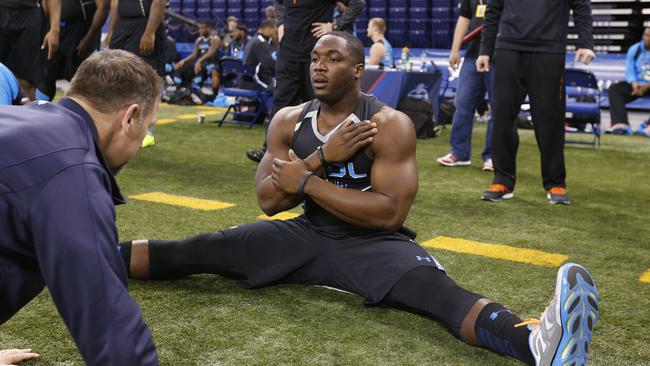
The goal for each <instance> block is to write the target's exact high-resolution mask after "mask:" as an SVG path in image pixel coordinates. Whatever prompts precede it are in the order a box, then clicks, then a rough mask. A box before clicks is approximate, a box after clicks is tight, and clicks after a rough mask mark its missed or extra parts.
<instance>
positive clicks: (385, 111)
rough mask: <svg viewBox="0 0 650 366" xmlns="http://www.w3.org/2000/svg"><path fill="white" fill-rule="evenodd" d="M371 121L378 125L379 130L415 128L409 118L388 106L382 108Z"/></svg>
mask: <svg viewBox="0 0 650 366" xmlns="http://www.w3.org/2000/svg"><path fill="white" fill-rule="evenodd" d="M370 120H371V121H372V122H375V123H377V127H378V128H382V127H384V128H385V127H390V128H405V127H410V128H412V127H413V122H412V121H411V119H410V118H409V116H407V115H406V114H404V113H403V112H400V111H398V110H396V109H394V108H391V107H389V106H387V105H384V106H382V107H381V108H380V109H379V110H378V111H377V112H376V113H375V114H373V115H372V117H371V118H370Z"/></svg>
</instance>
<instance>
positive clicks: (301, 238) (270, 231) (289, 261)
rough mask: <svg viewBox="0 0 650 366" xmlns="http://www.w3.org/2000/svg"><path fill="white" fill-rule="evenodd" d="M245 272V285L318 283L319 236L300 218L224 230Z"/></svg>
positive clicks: (262, 222) (259, 222)
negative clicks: (316, 268) (316, 278)
mask: <svg viewBox="0 0 650 366" xmlns="http://www.w3.org/2000/svg"><path fill="white" fill-rule="evenodd" d="M223 234H224V237H225V238H226V240H227V241H228V242H229V245H232V247H233V251H234V253H235V257H236V258H237V261H238V262H239V264H240V265H241V267H242V268H243V269H244V272H245V273H246V277H247V281H246V284H247V285H248V287H260V286H264V285H268V284H272V283H277V282H294V283H318V281H316V280H315V278H314V277H315V276H317V275H316V274H314V273H317V271H316V270H315V269H313V268H312V267H314V266H315V265H316V263H318V262H319V260H318V259H319V256H320V249H319V247H320V243H319V237H318V235H317V234H316V233H315V232H314V231H313V230H312V229H311V226H310V225H309V224H308V223H307V222H306V220H305V219H304V218H302V217H299V218H296V219H292V220H285V221H283V220H273V221H258V222H256V223H253V224H247V225H241V226H236V227H234V228H230V229H228V230H224V231H223Z"/></svg>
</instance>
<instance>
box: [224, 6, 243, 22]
mask: <svg viewBox="0 0 650 366" xmlns="http://www.w3.org/2000/svg"><path fill="white" fill-rule="evenodd" d="M226 14H228V16H235V17H237V19H242V9H241V8H238V7H233V8H231V7H230V6H228V9H227V10H226Z"/></svg>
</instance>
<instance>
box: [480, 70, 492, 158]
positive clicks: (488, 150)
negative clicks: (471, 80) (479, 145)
mask: <svg viewBox="0 0 650 366" xmlns="http://www.w3.org/2000/svg"><path fill="white" fill-rule="evenodd" d="M493 78H494V71H492V70H490V72H487V73H485V74H483V88H484V90H486V91H487V94H488V105H489V106H490V111H489V114H490V115H489V117H488V120H487V132H486V133H485V147H484V148H483V152H482V153H481V159H482V160H483V161H487V160H489V159H492V130H493V129H494V118H493V115H494V102H493V100H494V95H493V93H492V81H493Z"/></svg>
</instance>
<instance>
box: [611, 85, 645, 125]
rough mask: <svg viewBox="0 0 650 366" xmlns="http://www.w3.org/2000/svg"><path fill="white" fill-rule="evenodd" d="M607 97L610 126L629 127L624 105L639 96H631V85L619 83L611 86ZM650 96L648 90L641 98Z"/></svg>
mask: <svg viewBox="0 0 650 366" xmlns="http://www.w3.org/2000/svg"><path fill="white" fill-rule="evenodd" d="M607 94H608V97H609V113H610V115H611V119H612V125H614V124H616V123H625V124H626V125H629V124H630V123H629V121H628V120H627V110H626V109H625V105H626V104H627V103H629V102H632V101H634V100H637V99H638V98H640V97H639V96H636V95H632V84H630V83H628V82H627V81H621V82H619V83H616V84H612V85H611V86H610V87H609V89H608V91H607ZM647 95H650V89H649V90H647V91H646V92H645V94H644V95H643V96H647Z"/></svg>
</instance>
